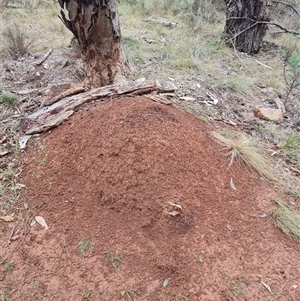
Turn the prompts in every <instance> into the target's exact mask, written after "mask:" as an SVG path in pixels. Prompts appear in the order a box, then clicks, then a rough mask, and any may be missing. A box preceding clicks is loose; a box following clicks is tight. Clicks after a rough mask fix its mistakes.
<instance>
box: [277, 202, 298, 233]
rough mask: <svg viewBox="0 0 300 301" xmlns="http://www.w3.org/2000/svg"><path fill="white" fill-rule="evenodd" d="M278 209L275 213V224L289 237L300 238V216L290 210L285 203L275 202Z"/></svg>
mask: <svg viewBox="0 0 300 301" xmlns="http://www.w3.org/2000/svg"><path fill="white" fill-rule="evenodd" d="M275 202H276V203H277V204H278V208H277V209H276V210H275V211H274V213H273V216H274V218H275V224H276V226H277V227H279V228H280V229H281V230H282V232H283V233H285V234H286V235H287V236H289V237H292V238H296V239H299V238H300V215H298V214H297V213H295V212H293V211H292V210H290V209H289V208H288V206H287V205H286V203H284V202H283V201H280V200H279V201H275Z"/></svg>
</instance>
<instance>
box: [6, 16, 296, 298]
mask: <svg viewBox="0 0 300 301" xmlns="http://www.w3.org/2000/svg"><path fill="white" fill-rule="evenodd" d="M123 13H124V12H123ZM124 14H125V13H124ZM121 16H122V14H121ZM123 18H124V19H125V20H123V21H122V22H123V23H122V25H123V29H124V43H125V46H126V47H125V48H127V51H129V53H130V55H131V56H130V58H131V59H130V60H131V62H132V64H133V79H135V78H139V77H141V76H145V77H147V78H152V79H156V78H158V79H160V80H168V81H171V82H173V83H174V84H175V85H176V86H177V87H178V89H177V90H176V92H175V93H174V94H172V95H170V96H169V101H170V103H171V104H170V105H167V104H161V103H157V102H154V101H152V100H151V99H149V98H147V97H145V96H136V97H120V98H118V99H112V100H110V99H107V100H105V101H102V102H90V103H87V104H85V105H84V106H82V107H81V108H80V109H78V110H77V111H76V112H75V114H73V115H72V116H71V117H70V118H69V119H68V120H67V121H66V122H64V123H63V124H61V125H60V126H58V127H56V128H54V129H52V130H48V131H46V132H45V133H43V134H37V135H33V136H31V137H30V139H29V141H28V142H27V146H26V147H25V148H24V149H20V147H19V139H20V138H21V137H22V136H23V135H24V132H25V131H26V128H27V126H28V124H26V119H24V117H26V116H27V115H28V114H30V113H32V112H34V111H36V110H38V109H39V108H40V107H41V106H42V105H43V103H44V102H45V100H46V99H51V98H54V97H55V96H57V95H59V94H60V93H62V92H64V91H65V90H67V89H68V88H70V86H71V84H73V83H80V82H81V80H82V67H81V62H80V57H78V53H77V52H76V51H74V50H72V49H71V48H60V49H54V50H53V52H52V53H51V55H50V56H49V57H48V58H47V60H46V61H45V62H43V63H42V64H39V65H38V64H37V62H39V60H40V58H41V57H42V56H43V54H44V53H45V52H46V51H47V49H46V50H43V51H42V50H41V51H40V52H37V54H35V55H31V56H26V57H23V58H21V59H17V60H15V59H12V58H10V57H8V56H4V55H3V56H2V67H3V68H2V71H1V72H2V73H1V75H2V78H1V83H2V85H3V86H4V87H5V90H6V91H11V92H15V93H16V94H17V95H19V103H18V105H16V106H10V105H8V104H5V103H4V104H0V106H1V116H0V117H1V119H0V122H1V133H0V141H1V142H0V144H1V149H0V151H1V156H0V159H1V160H0V168H1V187H0V188H1V190H0V193H1V202H0V205H1V207H0V217H1V218H2V219H1V220H0V245H1V249H0V251H1V253H0V256H1V257H0V262H1V266H0V269H1V273H0V299H1V300H6V301H9V300H24V301H25V300H79V301H87V300H103V301H104V300H105V301H108V300H149V301H150V300H155V301H156V300H165V301H171V300H177V301H179V300H180V301H183V300H185V301H187V300H191V301H192V300H201V301H236V300H238V301H242V300H245V301H246V300H247V301H252V300H257V301H266V300H280V301H295V300H300V265H299V262H300V245H299V241H298V240H296V239H292V238H289V237H288V236H286V235H285V234H284V233H283V232H282V231H281V230H280V229H279V228H278V227H276V226H275V217H274V212H275V211H276V208H277V206H278V205H277V204H276V201H279V200H281V201H285V202H286V203H287V204H288V206H289V207H290V208H292V209H293V211H294V212H296V213H299V209H300V204H299V197H300V193H299V191H300V187H299V175H300V171H299V170H300V169H299V162H298V161H297V156H296V157H292V158H293V159H291V157H288V156H287V153H286V150H285V149H284V147H283V145H284V144H285V143H286V141H287V139H288V138H289V137H296V138H298V137H299V129H300V124H299V116H300V110H299V107H300V103H299V94H300V91H299V89H298V90H294V91H293V92H292V94H291V100H290V101H289V102H288V103H287V105H286V111H285V112H284V119H283V121H282V122H280V123H274V122H270V121H265V120H261V119H258V118H257V117H255V116H254V113H253V111H254V109H255V108H256V107H269V108H276V103H275V101H274V99H277V98H279V99H282V95H281V93H283V92H282V91H283V90H282V89H281V88H280V87H278V89H276V88H275V87H272V86H271V79H270V78H269V75H270V73H268V72H271V73H272V72H273V73H275V71H274V70H271V71H270V69H269V68H268V67H269V66H268V65H269V64H271V62H272V66H273V67H274V66H275V63H274V62H277V63H278V65H280V63H279V58H278V49H277V48H276V47H275V48H274V44H273V42H272V43H269V44H268V43H265V45H266V46H265V48H264V49H263V50H262V51H261V53H260V54H258V55H256V56H254V57H249V56H247V55H245V54H238V57H237V56H236V54H233V55H232V57H230V58H229V57H225V58H224V55H222V57H221V58H219V59H218V61H219V63H220V66H219V67H221V69H220V68H219V67H217V68H216V71H215V73H214V74H212V75H208V74H210V73H211V72H210V71H207V70H206V71H207V72H208V73H205V70H201V72H200V71H199V69H197V70H196V71H195V70H194V69H193V68H192V67H191V66H190V65H189V64H190V62H189V63H188V64H187V65H185V66H182V65H179V64H178V62H177V63H176V64H177V67H176V68H173V67H170V64H173V63H174V62H175V61H174V60H173V61H172V60H171V58H170V57H165V56H164V53H165V52H164V51H165V50H161V45H160V44H159V43H156V42H155V43H154V44H153V43H150V44H149V39H150V38H149V37H148V36H147V37H145V35H147V34H149V32H150V31H149V27H147V26H149V25H148V23H145V24H146V25H145V26H146V27H145V28H144V29H143V28H141V27H139V26H137V27H138V28H139V29H138V31H140V32H138V33H131V35H129V28H130V27H131V26H130V24H129V23H130V22H133V21H132V20H131V19H130V20H131V21H128V20H127V19H126V18H125V17H123ZM134 22H137V21H136V20H135V21H134ZM141 24H143V23H141ZM155 26H156V28H157V32H158V33H160V34H161V33H162V31H163V36H164V37H165V38H166V40H167V41H168V39H170V40H171V39H172V37H173V33H172V30H173V29H171V30H170V29H167V30H165V29H160V27H159V25H155ZM147 30H148V33H147ZM174 30H176V29H174ZM178 30H179V29H178ZM180 30H181V29H180ZM145 32H146V33H147V34H145ZM143 34H144V36H143ZM151 38H152V37H151ZM146 39H147V41H146ZM155 39H156V40H158V38H157V37H155ZM136 43H140V44H138V45H137V44H136ZM143 43H144V44H143ZM148 44H149V47H150V48H151V47H159V49H154V48H153V49H152V48H151V49H149V53H147V55H148V56H149V57H147V55H145V54H143V57H141V56H140V54H138V55H137V53H134V52H130V49H131V48H132V47H133V48H134V47H135V46H139V45H144V47H146V48H147V47H148ZM157 44H159V46H157ZM270 45H271V46H270ZM218 47H222V49H219V51H221V52H222V53H223V54H224V51H226V53H227V51H228V52H229V51H232V50H231V49H228V50H227V49H226V50H224V49H223V47H224V46H218ZM137 48H139V47H137ZM169 50H170V52H172V49H169ZM159 51H162V52H164V53H160V52H159ZM215 51H217V50H216V49H214V50H213V51H212V55H215ZM166 53H167V52H166ZM151 55H152V57H151ZM213 58H214V57H213ZM234 58H236V60H237V61H238V63H237V64H238V65H239V66H240V69H239V68H236V65H235V64H236V62H234ZM135 59H136V60H137V61H136V62H133V61H134V60H135ZM168 60H169V61H168ZM204 60H205V58H204ZM167 61H168V62H167ZM165 62H166V65H163V64H162V63H165ZM262 62H263V63H262ZM185 63H186V62H185ZM205 63H207V62H204V63H203V65H205ZM273 63H274V64H273ZM232 64H233V65H234V67H233V65H232ZM203 65H201V67H199V68H204V67H203ZM253 66H256V69H259V70H255V71H253V72H258V73H255V74H254V73H253V77H254V78H255V80H256V81H254V84H253V85H252V86H251V85H250V86H251V87H250V88H251V89H250V90H247V89H243V87H244V88H245V86H246V83H247V80H245V77H242V76H245V74H242V75H240V74H239V72H244V71H240V70H245V69H247V70H248V69H249V70H250V68H253ZM190 67H191V69H193V71H191V72H187V70H186V69H185V68H187V69H189V68H190ZM172 68H173V69H172ZM205 68H207V67H205ZM211 68H212V67H211ZM260 68H261V69H260ZM274 68H275V67H274ZM249 70H248V71H249ZM276 70H277V69H276ZM264 71H265V72H266V74H268V76H266V78H265V79H264V77H263V76H262V77H260V76H261V73H263V72H264ZM218 72H220V73H218ZM249 72H250V71H249ZM232 74H236V78H238V79H240V78H242V82H232V81H231V82H230V83H229V82H226V85H225V83H224V82H222V80H223V79H224V78H225V77H226V75H228V77H230V76H232ZM249 74H250V73H249ZM256 75H257V77H256ZM275 75H276V76H277V74H275ZM207 78H209V79H208V81H207ZM231 80H232V78H231ZM249 81H250V80H249ZM229 84H230V88H228V86H229ZM279 86H280V85H279ZM247 87H249V85H248V86H247ZM238 88H240V89H242V90H239V89H238ZM215 132H219V133H221V134H223V135H225V136H226V137H228V136H230V135H234V134H236V133H239V134H240V133H242V134H243V135H245V136H247V137H252V138H253V139H256V141H257V143H258V145H259V147H260V148H261V150H262V151H264V152H265V154H267V156H268V158H269V160H270V165H272V166H273V167H274V169H275V170H276V173H277V174H278V179H279V182H278V183H274V182H271V181H268V180H266V179H264V178H263V177H261V176H259V175H258V174H256V173H255V172H251V171H249V169H247V168H245V167H244V166H243V165H239V164H233V166H232V167H231V168H230V169H228V158H227V157H226V153H227V150H225V149H224V147H223V146H222V145H220V144H219V143H218V142H217V141H216V140H215V139H214V138H213V133H215ZM1 138H2V139H1ZM296 141H298V140H296ZM298 150H299V148H298ZM296 152H297V149H296ZM297 154H298V152H297ZM36 221H38V222H36ZM44 221H45V222H46V224H47V226H46V227H45V225H44V226H42V225H41V224H43V222H44Z"/></svg>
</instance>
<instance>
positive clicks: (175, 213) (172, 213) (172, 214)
mask: <svg viewBox="0 0 300 301" xmlns="http://www.w3.org/2000/svg"><path fill="white" fill-rule="evenodd" d="M179 213H180V212H178V211H172V212H168V214H169V215H171V216H176V215H178V214H179Z"/></svg>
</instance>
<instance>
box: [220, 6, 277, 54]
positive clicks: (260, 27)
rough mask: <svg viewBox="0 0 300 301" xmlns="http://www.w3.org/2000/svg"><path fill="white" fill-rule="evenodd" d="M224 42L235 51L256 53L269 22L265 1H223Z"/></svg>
mask: <svg viewBox="0 0 300 301" xmlns="http://www.w3.org/2000/svg"><path fill="white" fill-rule="evenodd" d="M225 4H226V10H227V11H226V24H225V29H224V33H223V35H224V37H225V39H226V42H227V43H228V44H230V45H231V46H233V47H235V48H236V49H237V50H239V51H242V52H246V53H249V54H252V53H258V52H259V50H260V46H261V43H262V40H263V38H264V36H265V35H266V31H267V28H268V25H267V24H263V23H259V22H269V21H270V20H271V18H270V13H269V10H268V1H267V0H225Z"/></svg>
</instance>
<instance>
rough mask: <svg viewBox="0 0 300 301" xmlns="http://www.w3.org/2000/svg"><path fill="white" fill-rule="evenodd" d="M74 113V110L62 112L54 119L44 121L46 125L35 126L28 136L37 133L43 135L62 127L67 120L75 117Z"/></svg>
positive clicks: (27, 133) (28, 132)
mask: <svg viewBox="0 0 300 301" xmlns="http://www.w3.org/2000/svg"><path fill="white" fill-rule="evenodd" d="M73 113H74V111H73V110H67V111H63V112H60V113H59V114H57V115H56V116H54V117H53V118H51V119H49V120H44V123H42V124H40V125H39V124H35V125H34V126H32V127H31V128H30V129H29V130H28V131H27V132H26V135H33V134H37V133H42V132H45V131H48V130H50V129H52V128H54V127H57V126H58V125H60V124H61V123H62V122H63V121H64V120H67V119H68V118H69V117H70V116H71V115H73Z"/></svg>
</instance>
